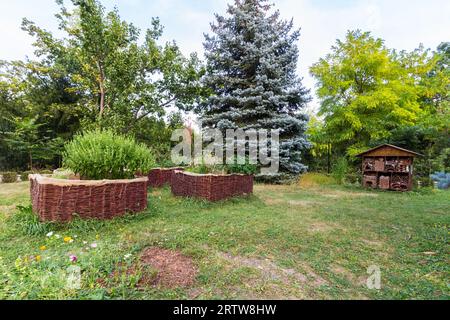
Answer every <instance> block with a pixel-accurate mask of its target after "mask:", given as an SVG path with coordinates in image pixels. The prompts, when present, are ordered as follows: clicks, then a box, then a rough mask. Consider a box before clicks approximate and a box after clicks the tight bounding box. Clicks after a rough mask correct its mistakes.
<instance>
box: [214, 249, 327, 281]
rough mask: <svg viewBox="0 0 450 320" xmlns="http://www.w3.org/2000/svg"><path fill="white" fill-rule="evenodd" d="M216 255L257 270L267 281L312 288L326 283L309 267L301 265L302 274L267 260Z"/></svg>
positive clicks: (225, 254) (222, 254) (226, 254)
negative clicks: (311, 286) (296, 283)
mask: <svg viewBox="0 0 450 320" xmlns="http://www.w3.org/2000/svg"><path fill="white" fill-rule="evenodd" d="M218 255H219V256H220V257H221V258H223V259H226V260H228V261H232V262H233V263H234V264H235V265H238V266H241V267H242V266H244V267H250V268H254V269H257V270H259V271H260V272H261V274H262V275H263V277H264V278H266V279H268V280H276V281H281V282H282V283H284V284H289V283H290V282H291V281H292V280H294V281H296V282H299V283H308V284H312V285H314V286H321V285H323V284H326V283H327V281H326V280H325V279H323V278H321V277H320V276H319V275H317V274H316V273H315V272H314V271H313V270H312V269H311V268H310V267H309V266H303V265H302V268H303V269H304V270H305V271H306V274H303V273H300V272H298V271H296V270H294V269H286V268H282V267H279V266H277V265H276V264H275V263H273V262H272V261H270V260H269V259H259V258H249V257H242V256H233V255H231V254H229V253H218Z"/></svg>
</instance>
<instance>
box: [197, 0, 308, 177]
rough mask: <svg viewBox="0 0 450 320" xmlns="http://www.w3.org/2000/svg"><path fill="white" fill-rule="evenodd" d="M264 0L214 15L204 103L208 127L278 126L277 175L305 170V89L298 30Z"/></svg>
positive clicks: (241, 0)
mask: <svg viewBox="0 0 450 320" xmlns="http://www.w3.org/2000/svg"><path fill="white" fill-rule="evenodd" d="M271 9H272V5H269V4H267V1H266V0H236V1H235V4H234V5H233V6H231V5H229V6H228V10H227V12H228V14H229V16H228V17H223V16H220V15H217V14H216V19H217V21H216V23H215V24H212V25H211V28H212V31H213V33H214V34H213V35H211V36H210V35H205V43H204V47H205V57H206V60H207V73H206V75H205V77H204V83H205V85H206V86H207V87H209V88H210V89H211V90H212V94H211V96H210V97H209V98H208V99H207V101H206V102H205V103H204V105H203V109H202V117H201V118H202V124H203V126H204V127H207V128H218V129H220V130H222V131H225V130H226V129H237V128H241V129H244V130H247V129H268V130H270V129H279V130H280V173H279V174H278V175H276V176H275V177H272V178H274V179H277V180H280V179H284V178H286V177H289V176H295V175H297V174H299V173H302V172H304V171H305V170H306V169H307V168H306V166H305V165H304V164H302V151H304V150H305V149H307V148H309V146H310V144H309V142H308V141H307V138H306V135H305V130H306V125H307V120H308V117H307V115H306V114H304V113H303V112H301V111H302V109H303V108H304V107H305V105H306V103H307V102H308V101H309V100H310V97H309V90H307V89H305V88H304V87H303V86H302V83H301V79H299V78H298V77H297V75H296V67H297V60H298V48H297V45H296V42H297V40H298V38H299V36H300V32H299V30H294V31H292V28H293V23H292V20H291V21H284V20H282V19H280V16H279V12H278V11H275V12H271Z"/></svg>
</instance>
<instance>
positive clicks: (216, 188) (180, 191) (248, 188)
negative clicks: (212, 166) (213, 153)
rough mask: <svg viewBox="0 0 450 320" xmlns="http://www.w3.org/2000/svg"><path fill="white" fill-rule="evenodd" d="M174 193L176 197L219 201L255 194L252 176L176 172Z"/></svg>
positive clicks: (174, 175) (173, 176)
mask: <svg viewBox="0 0 450 320" xmlns="http://www.w3.org/2000/svg"><path fill="white" fill-rule="evenodd" d="M172 193H173V194H174V195H176V196H183V197H195V198H203V199H206V200H209V201H218V200H223V199H228V198H231V197H235V196H240V195H245V194H250V193H253V176H252V175H240V174H230V175H213V174H205V175H202V174H193V173H189V172H183V171H174V173H173V175H172Z"/></svg>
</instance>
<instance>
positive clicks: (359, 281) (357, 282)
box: [330, 264, 367, 286]
mask: <svg viewBox="0 0 450 320" xmlns="http://www.w3.org/2000/svg"><path fill="white" fill-rule="evenodd" d="M330 269H331V271H332V272H333V273H335V274H338V275H341V276H343V277H344V278H345V279H347V281H349V282H350V283H352V284H353V285H354V286H364V285H365V283H366V278H367V277H366V276H364V275H361V276H359V277H357V276H356V275H354V274H353V273H352V272H351V271H349V270H347V269H346V268H344V267H342V266H340V265H337V264H335V265H332V266H331V268H330Z"/></svg>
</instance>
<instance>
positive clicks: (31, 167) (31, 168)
mask: <svg viewBox="0 0 450 320" xmlns="http://www.w3.org/2000/svg"><path fill="white" fill-rule="evenodd" d="M28 159H29V161H30V171H33V155H32V154H31V150H28Z"/></svg>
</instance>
